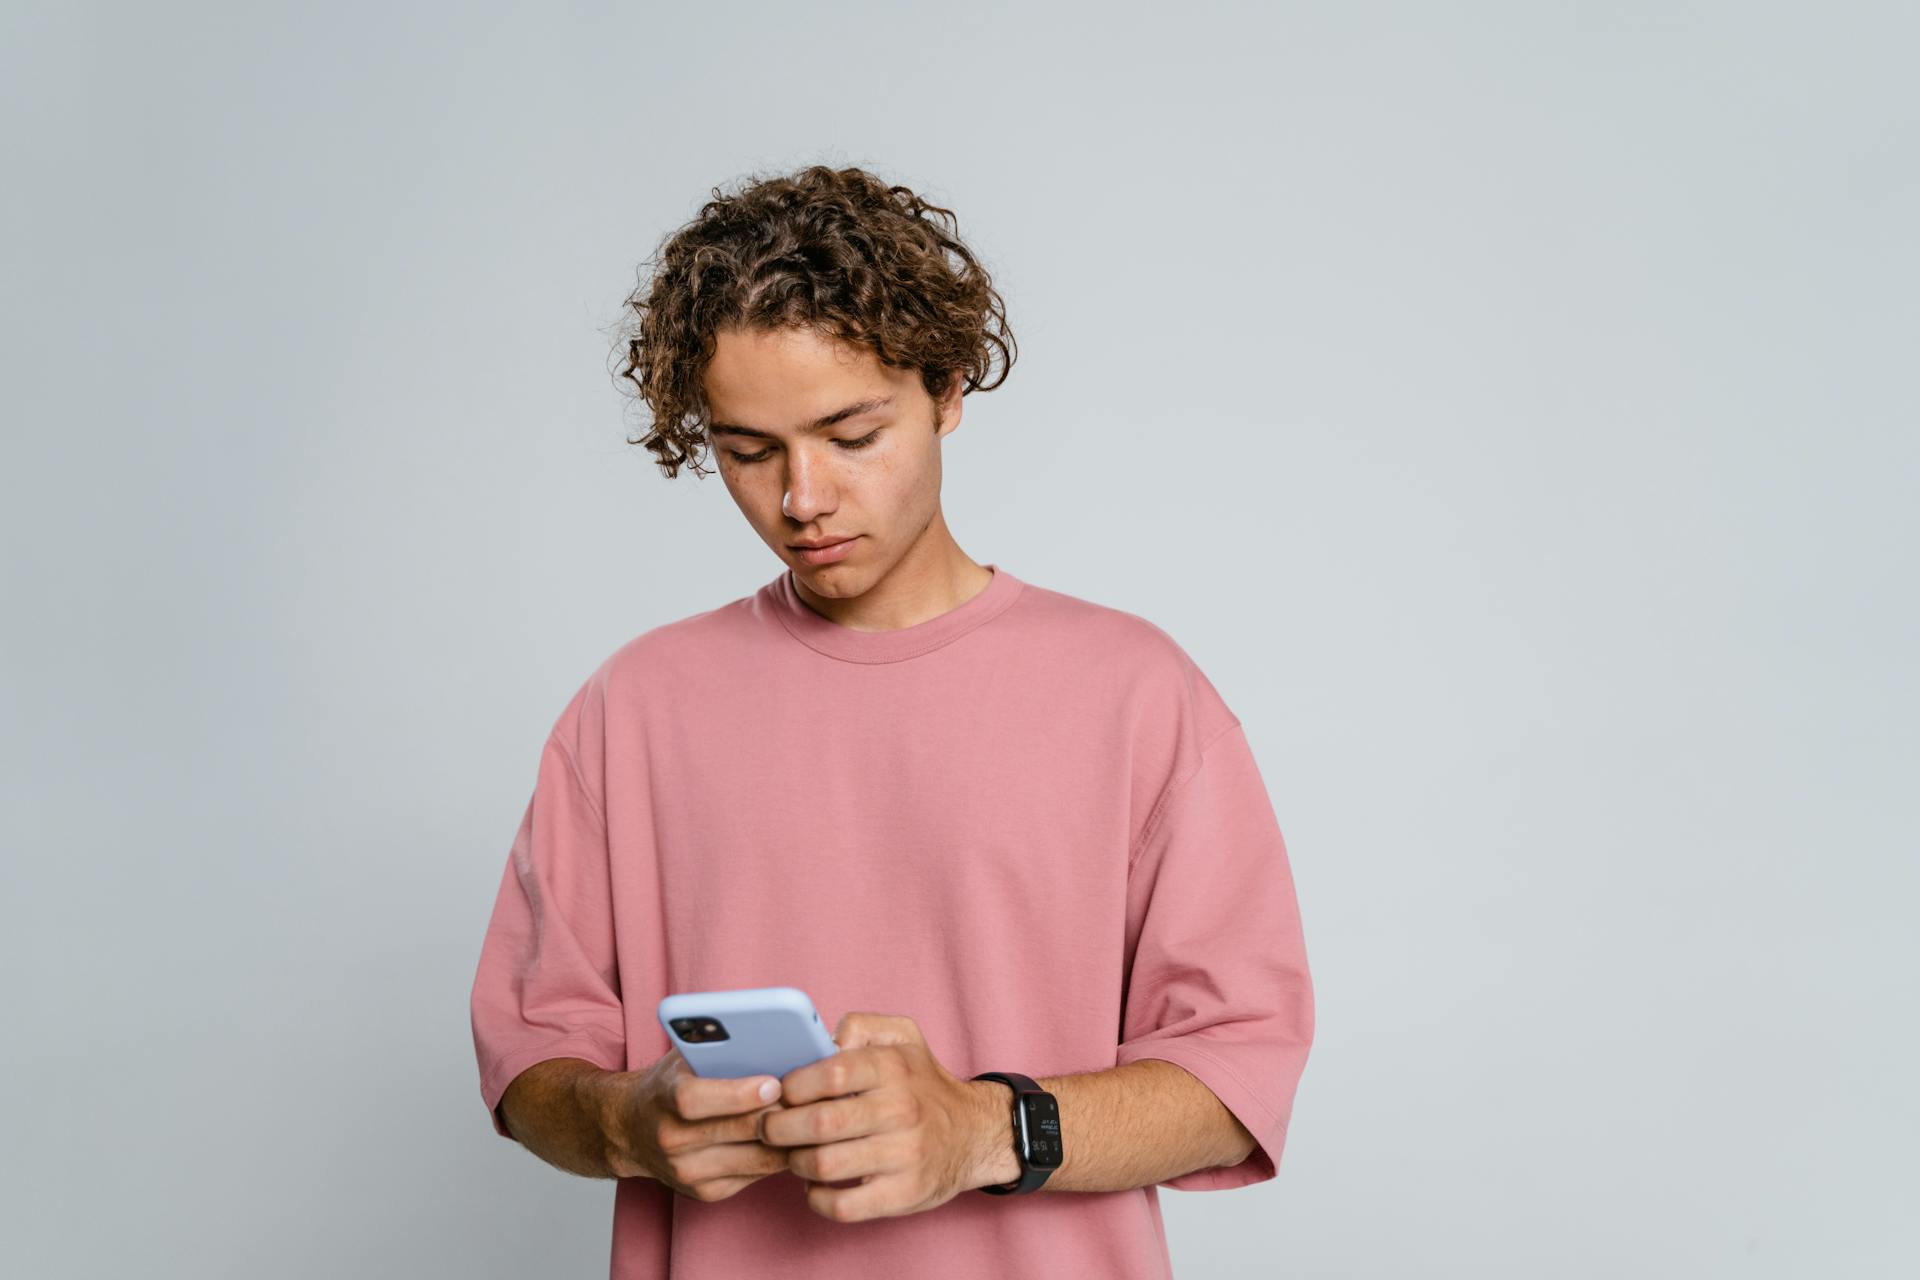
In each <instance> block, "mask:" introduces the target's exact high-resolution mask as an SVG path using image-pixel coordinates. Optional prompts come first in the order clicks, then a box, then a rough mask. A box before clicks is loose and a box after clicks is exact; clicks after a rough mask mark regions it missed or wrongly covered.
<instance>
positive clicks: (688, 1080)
mask: <svg viewBox="0 0 1920 1280" xmlns="http://www.w3.org/2000/svg"><path fill="white" fill-rule="evenodd" d="M763 1090H765V1092H763ZM779 1097H780V1081H779V1080H777V1079H775V1078H774V1077H772V1076H742V1077H739V1078H737V1079H735V1078H726V1079H722V1078H712V1079H709V1078H708V1077H706V1076H696V1075H693V1074H692V1073H691V1072H689V1073H688V1074H686V1075H682V1076H680V1077H679V1078H678V1079H676V1080H675V1081H674V1082H673V1107H674V1111H675V1113H676V1114H677V1115H679V1117H680V1118H681V1119H682V1120H705V1119H708V1118H709V1117H712V1116H737V1115H742V1114H747V1113H751V1112H754V1111H758V1110H759V1109H760V1108H762V1107H764V1106H766V1105H767V1104H768V1103H769V1102H774V1101H776V1100H778V1099H779Z"/></svg>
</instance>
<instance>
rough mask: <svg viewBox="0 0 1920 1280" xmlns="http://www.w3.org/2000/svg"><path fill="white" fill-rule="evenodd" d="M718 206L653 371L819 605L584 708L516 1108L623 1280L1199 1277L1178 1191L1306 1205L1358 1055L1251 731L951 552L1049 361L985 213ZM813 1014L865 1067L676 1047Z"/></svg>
mask: <svg viewBox="0 0 1920 1280" xmlns="http://www.w3.org/2000/svg"><path fill="white" fill-rule="evenodd" d="M714 195H715V199H714V200H713V201H712V202H710V203H708V204H707V205H706V206H704V207H703V209H702V210H701V212H700V214H699V216H698V217H697V218H696V219H695V220H694V221H693V222H692V223H690V224H689V225H688V226H686V227H684V228H682V229H680V230H679V231H678V232H676V233H675V234H674V235H673V236H672V237H670V238H669V239H668V241H667V242H666V243H665V245H664V246H663V248H662V251H661V254H660V256H659V261H658V265H657V269H656V270H655V272H654V273H653V277H652V280H651V283H650V285H648V286H646V287H645V289H644V296H642V293H640V292H636V294H635V296H634V298H633V299H632V300H631V306H632V309H633V312H634V315H635V317H636V322H635V324H634V325H633V328H632V332H631V336H630V337H629V338H628V340H627V356H628V360H627V366H626V368H625V369H624V370H623V371H622V373H623V376H625V377H627V378H630V379H631V380H632V381H633V383H634V384H635V385H636V386H637V387H638V388H639V391H640V395H641V397H642V398H643V399H644V400H645V401H646V403H647V405H648V406H649V408H651V410H652V411H653V426H652V431H651V433H650V434H649V435H648V436H647V437H646V438H645V439H644V440H643V441H641V442H640V443H643V444H645V445H646V447H647V448H649V449H650V450H652V451H653V452H655V453H656V454H657V455H658V458H659V461H660V464H661V465H662V467H663V469H664V470H665V471H666V473H667V474H668V475H669V476H671V475H673V474H674V473H675V471H676V470H677V468H678V466H679V465H680V464H681V463H683V462H689V461H690V462H692V464H693V465H694V466H695V469H696V471H698V469H699V464H700V461H701V460H702V457H703V454H704V452H705V451H706V450H707V449H708V448H709V447H710V448H712V449H715V450H717V453H718V462H719V470H720V474H721V475H722V477H723V478H724V480H725V483H726V487H727V491H728V493H729V494H731V495H732V497H733V500H734V501H735V503H737V504H738V506H739V508H740V511H741V513H742V514H743V515H744V516H745V517H746V518H747V522H748V523H749V524H750V525H752V526H753V529H754V531H755V532H756V533H757V534H758V535H759V536H760V538H761V540H762V541H764V542H765V543H766V544H767V546H768V547H769V548H770V549H771V550H772V551H773V553H774V555H775V557H776V558H777V559H778V560H779V561H780V562H781V565H782V568H781V572H780V574H779V576H778V577H776V578H774V579H773V580H772V581H771V582H769V583H767V584H766V585H764V586H762V587H761V588H760V589H759V590H758V591H756V592H754V593H753V594H751V595H748V596H743V597H741V598H738V599H735V600H733V601H730V602H729V603H727V604H724V605H721V606H720V607H718V608H716V609H712V610H709V611H707V612H705V613H700V614H696V615H694V616H692V617H690V618H685V619H682V620H680V621H677V622H671V623H668V624H665V625H662V626H658V627H655V628H653V629H652V630H650V631H647V632H645V633H644V634H642V635H640V636H638V637H637V638H635V639H633V640H631V641H629V642H628V643H627V644H625V645H623V646H622V647H621V648H619V649H618V650H617V651H615V652H614V653H613V654H612V655H611V656H610V657H609V658H607V660H606V661H605V662H604V663H602V664H601V666H600V667H599V668H598V669H597V670H596V671H595V672H594V673H593V674H592V676H591V677H589V678H588V680H587V681H586V682H585V684H584V685H582V686H581V687H580V689H579V690H578V692H576V693H575V694H574V696H573V697H572V699H571V700H570V701H569V702H568V704H567V705H566V707H565V709H564V710H563V711H562V712H561V714H560V716H559V719H558V721H557V723H556V724H555V725H554V727H553V730H552V733H551V734H550V735H549V737H548V739H547V742H546V745H545V749H544V751H543V753H542V755H541V757H540V763H539V770H538V776H537V779H536V782H535V786H534V791H533V797H532V800H531V803H530V804H529V805H528V808H527V810H526V815H525V818H524V820H523V822H522V823H521V826H520V830H519V834H518V836H517V838H516V839H515V841H514V843H513V848H512V852H511V856H510V857H509V859H508V861H507V865H506V868H505V871H504V874H503V875H502V878H501V881H500V890H499V896H498V899H497V901H496V903H495V906H494V910H493V916H492V921H491V923H490V926H489V928H488V931H487V934H486V938H485V941H484V943H483V947H482V950H481V955H480V963H479V969H478V973H477V975H476V977H475V981H474V985H473V992H472V1019H473V1035H474V1046H475V1050H476V1053H477V1056H478V1061H479V1067H480V1092H481V1097H482V1100H483V1101H484V1102H485V1104H486V1105H487V1107H488V1108H489V1110H490V1111H492V1113H493V1124H494V1127H495V1129H496V1131H497V1132H499V1133H501V1134H502V1135H504V1136H507V1137H511V1138H514V1139H516V1140H518V1141H519V1142H521V1143H523V1144H524V1145H526V1146H527V1147H528V1148H529V1149H531V1150H532V1151H533V1152H534V1153H535V1154H537V1155H539V1156H540V1157H541V1158H543V1159H545V1160H547V1161H548V1162H550V1163H552V1164H554V1165H556V1166H558V1167H559V1168H562V1169H565V1170H568V1171H571V1172H574V1173H578V1174H582V1175H586V1176H590V1177H613V1178H617V1179H618V1180H619V1181H618V1184H617V1189H616V1193H615V1197H614V1222H613V1258H612V1275H613V1276H614V1277H615V1278H616V1280H618V1278H620V1277H642V1276H644V1277H661V1276H668V1275H671V1276H675V1277H683V1278H684V1277H694V1278H696V1280H707V1278H716V1280H717V1278H719V1277H728V1278H734V1277H745V1276H772V1275H779V1276H782V1277H788V1278H792V1280H809V1278H812V1277H821V1278H823V1280H824V1278H825V1277H833V1278H834V1280H845V1277H846V1276H848V1275H858V1274H862V1273H863V1272H865V1273H875V1269H876V1268H878V1269H884V1271H885V1273H887V1274H904V1275H910V1276H914V1277H921V1278H931V1280H938V1278H941V1277H978V1276H988V1275H992V1276H1073V1277H1081V1276H1098V1277H1102V1278H1107V1280H1110V1278H1115V1277H1141V1278H1143V1280H1144V1278H1146V1277H1166V1276H1168V1275H1169V1274H1170V1269H1169V1256H1168V1251H1167V1244H1166V1236H1165V1232H1164V1230H1163V1227H1162V1222H1161V1217H1160V1208H1159V1201H1158V1198H1157V1193H1156V1188H1157V1187H1160V1186H1166V1187H1173V1188H1177V1189H1183V1190H1215V1189H1224V1188H1230V1187H1238V1186H1244V1185H1247V1184H1249V1183H1254V1182H1259V1181H1262V1180H1264V1179H1267V1178H1271V1177H1273V1176H1274V1174H1275V1165H1276V1161H1277V1160H1278V1159H1279V1157H1280V1153H1281V1148H1282V1144H1283V1142H1284V1140H1285V1137H1286V1132H1287V1125H1288V1121H1289V1118H1290V1115H1291V1111H1292V1105H1293V1098H1294V1093H1295V1088H1296V1085H1297V1084H1298V1081H1299V1078H1300V1076H1301V1073H1302V1070H1303V1068H1304V1066H1305V1064H1306V1058H1307V1052H1308V1047H1309V1044H1310V1042H1311V1040H1312V1036H1313V995H1312V987H1311V982H1310V979H1309V974H1308V969H1307V960H1306V953H1305V949H1304V943H1303V938H1302V933H1301V926H1300V917H1299V913H1298V910H1297V905H1296V901H1295V896H1294V889H1293V882H1292V877H1291V872H1290V869H1289V865H1288V859H1287V852H1286V848H1285V845H1284V844H1283V842H1282V839H1281V835H1280V831H1279V828H1278V825H1277V823H1276V821H1275V817H1274V813H1273V809H1272V806H1271V804H1270V802H1269V800H1268V797H1267V794H1266V790H1265V788H1264V786H1263V785H1262V781H1261V776H1260V773H1259V770H1258V768H1257V767H1256V765H1255V762H1254V759H1253V756H1252V754H1251V752H1250V750H1249V747H1248V744H1247V740H1246V737H1245V735H1244V733H1243V732H1242V729H1241V726H1240V722H1239V720H1238V718H1237V717H1236V716H1235V715H1234V714H1233V712H1232V711H1231V710H1229V709H1228V707H1227V705H1226V703H1225V701H1224V700H1223V699H1222V697H1221V695H1220V694H1219V692H1218V691H1217V690H1216V689H1215V688H1214V686H1213V685H1212V683H1211V682H1209V681H1208V679H1207V678H1206V677H1205V676H1204V675H1203V674H1202V673H1201V672H1200V670H1199V669H1198V668H1197V667H1196V666H1195V665H1194V663H1193V662H1192V660H1191V659H1190V658H1189V657H1188V656H1187V654H1186V653H1185V652H1184V651H1183V650H1182V649H1181V648H1180V647H1179V645H1177V644H1176V643H1175V642H1174V641H1173V640H1172V639H1171V638H1170V637H1169V636H1168V635H1167V634H1166V633H1165V632H1163V631H1161V630H1160V629H1159V628H1157V627H1155V626H1154V625H1152V624H1151V623H1149V622H1146V621H1145V620H1143V619H1141V618H1139V617H1136V616H1135V615H1132V614H1129V613H1125V612H1122V611H1120V610H1117V609H1112V608H1108V607H1104V606H1101V605H1096V604H1092V603H1089V602H1086V601H1084V600H1080V599H1077V598H1075V597H1073V596H1070V595H1066V594H1064V593H1061V592H1056V591H1052V590H1049V589H1046V588H1044V587H1041V586H1038V585H1036V584H1033V583H1028V582H1024V581H1022V580H1021V579H1020V578H1018V577H1016V576H1014V574H1013V573H1012V572H1010V571H1009V570H1008V569H1007V568H1006V567H1005V566H1004V565H1000V564H994V563H988V564H980V563H978V562H976V561H974V560H973V559H972V558H971V557H969V556H968V555H967V554H966V552H964V551H963V550H961V548H960V546H959V545H958V544H957V543H956V542H955V540H954V538H953V535H952V533H951V531H950V530H949V529H948V528H947V524H946V521H945V519H944V518H943V516H942V514H941V508H940V474H941V473H940V453H941V447H942V445H943V444H944V442H945V441H946V440H947V438H948V437H949V436H950V435H951V434H952V433H953V431H954V430H955V428H957V427H958V426H959V425H960V420H961V407H962V396H963V395H964V394H965V393H966V392H967V391H968V390H978V389H988V390H990V389H991V388H992V387H993V386H997V385H998V381H997V380H996V381H994V382H992V383H989V382H988V381H987V378H988V376H989V374H990V373H991V372H992V367H993V365H994V363H995V357H996V356H1003V357H1004V358H1005V363H1004V364H1002V366H1001V368H1000V375H1001V378H1004V376H1005V371H1006V368H1007V367H1010V365H1011V361H1012V358H1013V353H1014V347H1013V345H1012V341H1011V335H1010V334H1009V333H1008V332H1007V330H1006V326H1005V318H1004V314H1003V312H1002V309H1001V304H1000V299H999V296H998V294H997V293H995V291H994V290H993V288H992V286H991V285H990V284H989V283H988V281H987V277H986V275H985V273H984V272H983V271H982V270H981V269H980V267H979V264H978V263H977V262H976V260H975V259H974V257H973V255H972V254H971V253H969V252H968V251H967V249H966V248H965V246H964V245H962V244H961V243H960V241H959V240H958V239H957V234H956V233H957V224H955V223H954V222H953V219H952V215H951V214H950V213H948V212H947V211H946V210H942V209H937V208H934V207H932V206H929V205H927V204H925V202H924V201H922V200H920V199H919V198H918V197H917V196H915V195H914V194H913V193H912V192H910V191H907V190H906V189H905V188H902V187H888V186H887V185H885V184H884V183H882V182H880V181H878V180H877V179H875V178H874V177H872V176H871V175H869V174H867V173H864V172H862V171H860V170H857V169H841V170H832V169H827V168H824V167H819V166H816V167H813V168H809V169H806V170H803V171H801V172H799V173H797V174H793V175H791V176H787V177H777V178H767V179H761V180H758V181H756V182H754V183H752V184H751V185H748V186H746V187H745V188H744V189H743V190H740V191H738V192H736V193H735V194H733V195H731V196H722V195H721V193H720V192H719V191H717V190H716V191H715V192H714ZM767 986H794V987H799V988H801V989H803V990H804V991H806V992H807V993H808V994H809V995H810V996H811V997H812V998H813V1000H814V1003H815V1005H816V1007H817V1008H818V1009H819V1010H820V1012H821V1014H822V1017H823V1018H829V1019H832V1018H837V1023H836V1025H835V1029H834V1039H835V1042H836V1044H837V1045H838V1047H839V1051H838V1052H837V1053H835V1054H834V1055H832V1056H831V1057H829V1058H826V1059H823V1060H821V1061H819V1062H816V1063H812V1064H809V1065H807V1066H803V1067H800V1068H798V1069H796V1070H794V1071H791V1072H789V1073H788V1074H787V1075H785V1076H784V1077H783V1078H780V1079H778V1080H773V1079H770V1078H767V1077H753V1078H747V1079H703V1078H701V1077H698V1076H694V1075H692V1074H691V1073H690V1072H689V1071H688V1070H687V1068H686V1063H685V1061H684V1060H683V1059H682V1058H681V1057H680V1055H679V1052H678V1050H677V1049H673V1048H672V1047H671V1045H670V1042H669V1041H668V1039H667V1037H666V1035H665V1033H664V1032H663V1031H662V1030H661V1028H660V1026H659V1024H658V1022H657V1021H656V1019H655V1006H656V1005H657V1003H658V1002H659V1000H660V999H661V997H663V996H665V995H668V994H671V993H674V992H680V991H704V990H719V989H730V988H740V987H767ZM762 1085H767V1086H768V1087H769V1092H767V1093H762V1092H761V1091H760V1086H762ZM1040 1095H1050V1097H1047V1096H1040ZM1056 1116H1057V1120H1058V1140H1059V1141H1058V1146H1057V1147H1055V1148H1052V1149H1051V1150H1050V1149H1049V1148H1048V1147H1047V1145H1046V1144H1044V1143H1043V1142H1035V1141H1034V1140H1035V1139H1038V1138H1042V1137H1044V1136H1045V1135H1046V1134H1047V1133H1050V1132H1052V1128H1051V1121H1052V1119H1053V1118H1054V1117H1056ZM1023 1120H1024V1134H1025V1138H1024V1139H1023ZM1026 1143H1032V1145H1025V1144H1026ZM1055 1156H1058V1157H1060V1158H1057V1159H1056V1158H1054V1157H1055ZM1056 1164H1057V1167H1052V1168H1050V1167H1049V1166H1052V1165H1056Z"/></svg>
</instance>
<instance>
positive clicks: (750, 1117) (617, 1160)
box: [601, 1045, 787, 1202]
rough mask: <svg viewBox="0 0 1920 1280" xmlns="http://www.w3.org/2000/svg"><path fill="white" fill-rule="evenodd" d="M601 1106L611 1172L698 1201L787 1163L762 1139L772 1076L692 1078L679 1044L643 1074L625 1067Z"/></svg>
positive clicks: (773, 1107) (775, 1107)
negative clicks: (764, 1092) (763, 1093)
mask: <svg viewBox="0 0 1920 1280" xmlns="http://www.w3.org/2000/svg"><path fill="white" fill-rule="evenodd" d="M611 1079H612V1083H611V1085H610V1087H609V1091H608V1093H607V1095H606V1096H605V1099H604V1101H603V1103H602V1106H603V1113H602V1114H603V1119H602V1123H601V1128H602V1129H603V1130H604V1131H605V1132H606V1134H607V1140H608V1143H609V1145H610V1147H611V1151H610V1152H609V1155H608V1164H609V1165H610V1166H611V1167H612V1169H613V1173H614V1176H615V1177H618V1178H628V1177H648V1178H654V1179H657V1180H658V1181H660V1182H661V1183H663V1184H665V1185H666V1186H667V1187H669V1188H671V1189H672V1190H674V1191H675V1192H678V1193H679V1194H680V1195H683V1196H689V1197H691V1198H693V1199H695V1200H702V1201H709V1202H711V1201H714V1200H725V1199H726V1198H727V1197H729V1196H731V1195H733V1194H734V1193H735V1192H737V1191H740V1190H741V1189H742V1188H744V1187H748V1186H751V1185H752V1184H753V1183H755V1182H758V1181H759V1180H760V1179H762V1178H764V1177H766V1176H767V1175H768V1174H770V1173H778V1172H780V1171H781V1170H783V1169H785V1168H786V1167H787V1154H786V1152H784V1151H781V1150H779V1149H777V1148H774V1147H770V1146H768V1145H767V1144H766V1143H763V1142H761V1141H760V1139H759V1137H758V1136H757V1134H756V1128H757V1126H758V1124H759V1122H760V1117H761V1115H762V1114H764V1113H766V1112H770V1111H779V1110H781V1109H782V1107H781V1104H780V1101H779V1099H778V1098H777V1097H776V1098H775V1100H774V1101H773V1102H771V1103H768V1102H767V1101H765V1100H764V1099H762V1098H761V1097H760V1092H759V1089H760V1086H761V1084H763V1083H765V1082H766V1081H769V1080H772V1079H773V1077H772V1076H742V1077H738V1078H727V1079H721V1078H716V1077H704V1076H697V1075H695V1074H694V1073H693V1069H692V1068H691V1067H689V1066H688V1065H687V1060H686V1059H685V1058H683V1057H681V1056H680V1049H679V1047H678V1046H677V1045H676V1046H675V1047H674V1048H673V1049H671V1050H669V1051H668V1052H667V1055H666V1056H665V1057H663V1058H661V1059H660V1060H659V1061H658V1062H655V1063H654V1064H653V1065H652V1066H651V1067H649V1068H647V1070H645V1071H644V1072H640V1071H634V1072H622V1073H620V1074H618V1075H616V1076H614V1077H612V1078H611Z"/></svg>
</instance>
